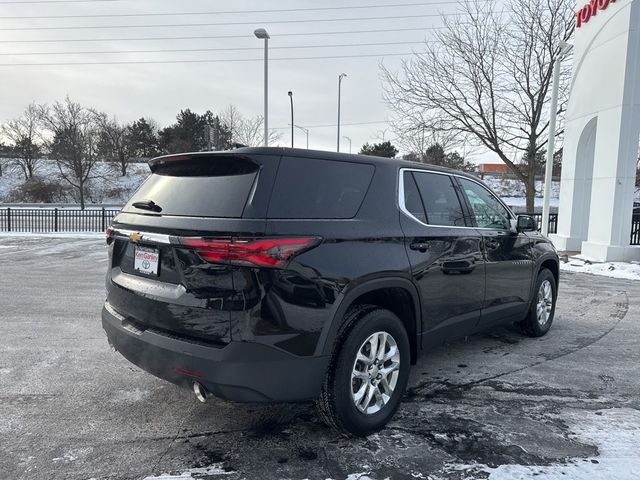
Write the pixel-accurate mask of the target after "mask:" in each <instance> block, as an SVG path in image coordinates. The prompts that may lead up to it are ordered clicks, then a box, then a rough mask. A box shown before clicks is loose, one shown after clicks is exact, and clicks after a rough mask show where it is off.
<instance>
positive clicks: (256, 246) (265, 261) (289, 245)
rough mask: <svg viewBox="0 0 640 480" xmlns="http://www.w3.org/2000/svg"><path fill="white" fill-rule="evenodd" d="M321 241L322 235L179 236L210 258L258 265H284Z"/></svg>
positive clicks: (210, 259)
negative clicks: (252, 236) (280, 236)
mask: <svg viewBox="0 0 640 480" xmlns="http://www.w3.org/2000/svg"><path fill="white" fill-rule="evenodd" d="M320 241H321V239H320V238H319V237H287V238H259V239H243V238H194V237H182V238H181V239H180V243H181V244H182V245H184V246H186V247H190V248H193V249H194V250H196V251H197V252H198V253H199V254H200V256H201V257H202V258H204V259H205V260H208V261H210V262H215V263H225V264H231V265H244V266H257V267H282V266H284V265H285V264H286V263H287V261H289V260H290V259H291V258H292V257H293V256H295V255H298V254H300V253H302V252H304V251H306V250H309V249H310V248H313V247H315V246H316V245H318V244H319V243H320Z"/></svg>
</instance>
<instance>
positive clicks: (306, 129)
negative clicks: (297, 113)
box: [293, 125, 309, 150]
mask: <svg viewBox="0 0 640 480" xmlns="http://www.w3.org/2000/svg"><path fill="white" fill-rule="evenodd" d="M293 126H294V127H296V128H299V129H300V130H302V131H303V132H304V133H305V134H306V135H307V150H309V129H308V128H304V127H301V126H300V125H293Z"/></svg>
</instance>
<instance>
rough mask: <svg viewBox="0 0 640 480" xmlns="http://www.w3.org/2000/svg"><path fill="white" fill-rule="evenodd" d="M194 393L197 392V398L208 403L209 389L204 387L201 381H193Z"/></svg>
mask: <svg viewBox="0 0 640 480" xmlns="http://www.w3.org/2000/svg"><path fill="white" fill-rule="evenodd" d="M193 393H195V395H196V398H197V399H198V400H199V401H200V402H202V403H207V389H206V388H204V387H203V386H202V385H201V384H200V383H198V382H193Z"/></svg>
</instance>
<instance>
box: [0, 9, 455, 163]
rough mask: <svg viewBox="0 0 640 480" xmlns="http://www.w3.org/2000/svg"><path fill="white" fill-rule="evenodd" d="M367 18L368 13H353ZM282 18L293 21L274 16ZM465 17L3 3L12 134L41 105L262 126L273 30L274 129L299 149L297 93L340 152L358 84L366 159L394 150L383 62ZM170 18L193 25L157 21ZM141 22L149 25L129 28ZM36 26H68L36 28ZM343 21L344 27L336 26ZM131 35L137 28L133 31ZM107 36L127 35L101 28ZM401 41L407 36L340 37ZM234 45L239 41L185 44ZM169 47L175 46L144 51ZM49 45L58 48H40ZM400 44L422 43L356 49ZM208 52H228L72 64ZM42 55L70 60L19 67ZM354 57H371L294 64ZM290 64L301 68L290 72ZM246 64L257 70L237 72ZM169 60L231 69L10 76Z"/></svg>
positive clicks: (323, 137) (136, 67)
mask: <svg viewBox="0 0 640 480" xmlns="http://www.w3.org/2000/svg"><path fill="white" fill-rule="evenodd" d="M407 4H411V5H407ZM389 5H393V6H389ZM358 6H364V7H365V8H348V7H358ZM321 8H335V9H326V10H320V9H321ZM276 9H278V10H280V9H281V10H283V11H280V12H273V11H272V12H264V10H276ZM301 9H312V10H304V11H302V10H301ZM261 10H262V12H261ZM296 10H297V11H296ZM455 10H456V7H455V3H453V1H452V0H425V1H423V2H420V1H419V0H342V1H335V0H325V1H323V2H318V1H315V2H312V1H309V0H305V1H300V0H297V1H293V0H271V1H269V2H265V1H262V2H260V1H255V0H236V1H215V2H213V1H204V0H191V1H188V2H176V1H171V0H115V1H114V0H103V1H96V0H86V1H77V0H76V1H70V0H58V1H57V2H54V1H53V0H43V1H41V2H38V3H37V2H26V1H22V0H0V12H1V13H0V16H1V17H2V18H1V20H0V53H1V55H0V64H1V65H0V78H1V83H0V85H1V90H0V91H1V95H2V101H1V102H0V122H4V121H6V120H8V119H10V118H13V117H15V116H17V115H19V114H20V112H21V111H22V110H23V108H24V107H25V105H26V104H28V103H29V102H31V101H35V102H38V103H45V102H52V101H54V100H60V99H62V98H64V96H65V95H67V94H69V95H70V96H71V98H72V99H73V100H75V101H78V102H80V103H81V104H83V105H86V106H91V107H95V108H98V109H100V110H104V111H106V112H109V113H111V114H114V115H116V116H117V117H118V118H119V119H120V120H123V121H131V120H134V119H137V118H139V117H141V116H145V117H151V118H153V119H155V120H156V121H157V122H158V123H159V125H160V126H164V125H167V124H169V123H171V122H172V121H173V120H174V118H175V115H176V113H177V112H178V111H179V110H180V109H183V108H190V109H192V110H194V111H196V112H199V113H202V112H204V111H205V110H207V109H211V110H212V111H214V112H218V111H219V110H222V109H223V108H224V107H225V106H226V105H228V104H234V105H236V106H237V107H238V109H239V110H240V111H241V112H242V113H243V114H244V115H247V116H254V115H257V114H261V113H262V108H263V107H262V105H263V104H262V102H263V61H262V55H263V50H262V47H263V43H262V42H263V41H262V40H258V39H256V38H255V37H254V35H253V31H254V29H255V28H258V27H264V28H266V29H267V30H268V32H269V33H270V35H271V40H270V42H269V46H270V51H269V52H270V58H271V61H270V64H269V71H270V78H269V82H270V83H269V101H270V109H269V123H270V126H271V127H274V128H275V127H280V128H282V130H281V131H282V133H283V137H282V143H283V144H288V143H289V141H290V136H289V135H290V134H289V130H288V129H287V125H288V124H289V123H290V107H289V98H288V96H287V92H288V91H289V90H292V91H293V92H294V105H295V123H296V124H298V125H301V126H305V127H310V135H309V137H310V138H309V143H310V145H309V146H310V148H318V149H326V150H335V146H336V127H335V124H336V117H337V113H336V108H337V106H336V105H337V83H338V75H339V74H340V73H341V72H344V73H346V74H347V75H348V77H347V78H346V79H345V80H344V81H343V89H342V93H343V97H342V99H343V101H342V123H343V127H342V134H343V135H345V136H349V137H351V138H352V140H353V151H354V152H355V151H357V150H358V149H359V148H360V146H361V145H362V144H363V143H364V142H371V141H378V140H380V139H382V138H383V136H384V135H386V137H385V139H391V140H393V135H392V133H391V131H390V129H389V128H388V125H386V124H385V120H387V119H388V118H389V115H390V112H389V110H388V109H387V107H386V105H385V104H384V102H383V100H382V85H381V81H380V75H379V64H380V62H384V63H385V65H387V66H390V67H396V66H398V65H399V62H400V59H401V58H402V57H401V56H398V55H386V54H405V53H409V52H411V51H413V50H420V49H421V48H422V47H421V43H420V42H423V41H424V40H425V39H427V38H429V37H430V36H431V35H432V29H433V27H434V26H438V25H440V24H441V20H440V18H438V16H437V14H438V13H441V12H443V13H453V12H455ZM194 12H195V13H194ZM208 12H211V13H208ZM164 13H168V14H176V13H193V14H192V15H151V14H164ZM131 14H135V15H139V16H126V15H131ZM105 15H113V16H105ZM36 16H40V17H51V16H58V17H62V18H33V17H36ZM9 17H32V18H20V19H18V18H9ZM371 17H377V19H372V18H371ZM393 17H404V18H393ZM365 18H366V20H365ZM336 19H339V21H334V20H336ZM327 20H329V21H327ZM194 24H200V25H194ZM202 24H207V25H202ZM125 25H131V26H132V27H129V28H125V27H124V26H125ZM144 25H163V26H157V27H143V26H144ZM105 26H109V27H114V26H115V27H117V28H100V27H105ZM391 29H393V30H396V31H390V32H376V33H332V32H357V31H362V30H391ZM399 29H404V30H402V31H401V30H399ZM409 29H415V30H409ZM314 33H315V34H314ZM292 34H300V35H292ZM222 36H227V37H228V36H233V37H234V38H198V39H175V38H174V37H222ZM158 37H162V38H167V37H172V38H173V39H160V40H139V39H150V38H158ZM44 40H47V41H48V42H40V41H44ZM62 40H81V41H77V42H76V41H62ZM94 40H100V41H94ZM36 41H37V42H36ZM392 42H393V43H397V42H413V43H402V44H400V43H398V44H388V45H368V46H351V45H353V44H366V43H369V44H370V43H392ZM326 45H341V46H339V47H327V46H326ZM344 45H350V46H344ZM290 47H305V48H290ZM198 48H199V49H224V50H213V51H200V52H195V51H190V52H160V53H105V54H100V53H83V54H77V53H76V54H68V53H69V52H122V51H132V50H168V49H198ZM32 52H38V53H43V52H51V53H60V52H64V54H48V55H16V54H18V53H32ZM347 55H371V56H366V57H359V58H317V59H311V60H308V59H302V60H301V59H297V60H294V59H291V58H292V57H294V58H300V57H305V58H306V57H326V56H347ZM286 58H290V59H288V60H278V59H286ZM240 59H249V61H237V60H240ZM168 60H177V61H186V60H198V61H200V60H219V61H216V62H210V63H147V64H142V63H129V64H115V65H114V64H110V65H87V64H85V65H47V66H7V64H25V63H75V62H85V63H87V62H89V63H94V62H159V61H168ZM231 60H234V61H231ZM372 122H380V123H372ZM364 123H366V124H364ZM350 124H361V125H350ZM323 125H328V126H326V127H323ZM385 130H386V131H385ZM296 146H299V147H304V146H305V138H304V134H303V133H302V132H300V131H296ZM341 150H342V151H348V150H349V144H348V141H346V140H342V145H341Z"/></svg>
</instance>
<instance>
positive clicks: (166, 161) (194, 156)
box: [148, 152, 259, 173]
mask: <svg viewBox="0 0 640 480" xmlns="http://www.w3.org/2000/svg"><path fill="white" fill-rule="evenodd" d="M225 161H226V162H227V163H228V162H230V161H233V162H237V163H239V162H240V161H244V162H248V163H250V164H253V166H254V168H255V167H258V166H259V164H258V163H257V162H256V161H255V160H253V159H252V158H251V157H249V156H247V155H242V154H239V153H234V152H192V153H178V154H173V155H163V156H161V157H156V158H152V159H151V160H149V162H148V165H149V168H150V169H151V172H152V173H155V172H156V171H157V170H159V169H162V168H165V167H169V168H171V167H172V166H178V165H185V164H188V163H191V162H193V163H198V164H200V165H202V164H203V163H209V162H211V163H213V162H216V163H218V162H225Z"/></svg>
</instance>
